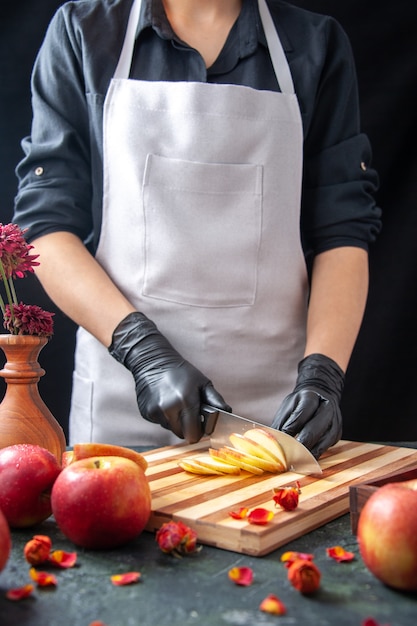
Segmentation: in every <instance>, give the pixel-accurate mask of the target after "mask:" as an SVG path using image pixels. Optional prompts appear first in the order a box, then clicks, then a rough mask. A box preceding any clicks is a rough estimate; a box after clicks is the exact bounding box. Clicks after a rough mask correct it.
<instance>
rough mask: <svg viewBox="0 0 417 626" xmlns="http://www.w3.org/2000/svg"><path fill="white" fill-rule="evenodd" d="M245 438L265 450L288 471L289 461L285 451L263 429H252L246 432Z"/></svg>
mask: <svg viewBox="0 0 417 626" xmlns="http://www.w3.org/2000/svg"><path fill="white" fill-rule="evenodd" d="M245 437H247V438H248V439H250V440H251V441H255V442H256V443H258V444H259V445H260V446H262V447H263V448H265V449H266V450H267V451H268V453H269V454H270V455H271V456H272V458H273V459H274V460H275V461H277V462H278V463H281V464H282V465H283V467H284V470H286V469H287V459H286V458H285V453H284V450H283V449H282V446H281V444H279V443H278V441H277V440H276V439H275V437H273V436H272V435H271V434H270V433H269V432H268V431H266V430H263V429H262V428H251V429H250V430H247V431H246V432H245Z"/></svg>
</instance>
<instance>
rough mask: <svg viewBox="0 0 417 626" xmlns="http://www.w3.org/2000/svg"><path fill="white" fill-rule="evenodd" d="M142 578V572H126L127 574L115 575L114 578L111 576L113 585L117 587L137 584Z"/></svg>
mask: <svg viewBox="0 0 417 626" xmlns="http://www.w3.org/2000/svg"><path fill="white" fill-rule="evenodd" d="M140 578H141V574H140V572H126V573H125V574H114V575H113V576H110V580H111V581H112V583H113V585H116V587H121V586H123V585H131V584H132V583H137V582H138V581H139V580H140Z"/></svg>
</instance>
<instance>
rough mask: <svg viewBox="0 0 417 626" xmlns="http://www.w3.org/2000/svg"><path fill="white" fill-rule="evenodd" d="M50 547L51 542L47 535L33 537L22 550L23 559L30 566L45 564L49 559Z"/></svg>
mask: <svg viewBox="0 0 417 626" xmlns="http://www.w3.org/2000/svg"><path fill="white" fill-rule="evenodd" d="M51 546H52V541H51V539H50V538H49V537H48V536H47V535H34V537H33V538H32V539H31V540H30V541H28V542H27V543H26V544H25V547H24V548H23V554H24V557H25V559H26V561H27V562H28V563H30V564H31V565H39V564H40V563H45V561H47V560H48V558H49V554H50V551H51Z"/></svg>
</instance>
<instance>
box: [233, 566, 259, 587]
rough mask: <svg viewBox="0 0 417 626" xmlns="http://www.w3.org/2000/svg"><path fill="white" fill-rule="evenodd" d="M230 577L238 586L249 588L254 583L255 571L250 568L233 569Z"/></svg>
mask: <svg viewBox="0 0 417 626" xmlns="http://www.w3.org/2000/svg"><path fill="white" fill-rule="evenodd" d="M228 576H229V578H230V580H232V581H233V582H234V583H235V584H236V585H241V586H242V587H248V586H249V585H251V584H252V582H253V570H252V569H251V568H250V567H232V569H231V570H229V573H228Z"/></svg>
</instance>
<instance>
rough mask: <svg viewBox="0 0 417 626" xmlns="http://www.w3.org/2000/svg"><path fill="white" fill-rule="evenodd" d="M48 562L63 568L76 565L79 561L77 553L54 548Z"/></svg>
mask: <svg viewBox="0 0 417 626" xmlns="http://www.w3.org/2000/svg"><path fill="white" fill-rule="evenodd" d="M48 562H49V563H52V564H53V565H56V566H57V567H61V568H63V569H66V568H69V567H74V565H75V564H76V562H77V553H76V552H64V550H54V551H53V552H52V554H50V556H49V559H48Z"/></svg>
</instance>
